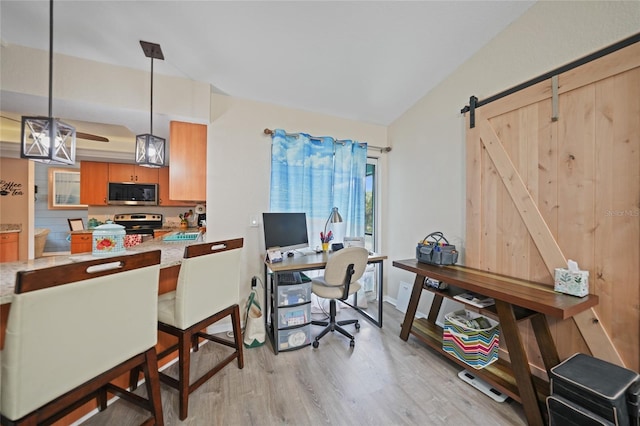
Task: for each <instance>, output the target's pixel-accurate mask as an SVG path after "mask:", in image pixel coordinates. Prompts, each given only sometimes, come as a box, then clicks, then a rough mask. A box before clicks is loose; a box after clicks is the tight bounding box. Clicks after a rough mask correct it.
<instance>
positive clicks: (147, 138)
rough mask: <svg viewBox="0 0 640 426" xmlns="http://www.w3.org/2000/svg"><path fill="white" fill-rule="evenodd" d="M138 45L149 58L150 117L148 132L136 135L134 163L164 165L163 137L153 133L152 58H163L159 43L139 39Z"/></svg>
mask: <svg viewBox="0 0 640 426" xmlns="http://www.w3.org/2000/svg"><path fill="white" fill-rule="evenodd" d="M140 46H142V51H143V52H144V54H145V56H146V57H147V58H151V119H150V122H149V133H145V134H142V135H138V136H136V164H139V165H141V166H145V167H162V166H164V154H165V150H164V144H165V140H164V138H161V137H158V136H154V135H153V60H154V59H160V60H164V55H163V54H162V49H161V48H160V45H159V44H156V43H149V42H147V41H142V40H140Z"/></svg>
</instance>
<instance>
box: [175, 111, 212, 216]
mask: <svg viewBox="0 0 640 426" xmlns="http://www.w3.org/2000/svg"><path fill="white" fill-rule="evenodd" d="M169 129H170V131H169V142H170V143H169V162H170V167H169V199H171V200H190V201H192V203H193V201H194V200H195V201H200V202H203V201H205V200H206V199H207V185H206V182H207V126H206V125H204V124H195V123H185V122H182V121H172V122H171V123H170V125H169Z"/></svg>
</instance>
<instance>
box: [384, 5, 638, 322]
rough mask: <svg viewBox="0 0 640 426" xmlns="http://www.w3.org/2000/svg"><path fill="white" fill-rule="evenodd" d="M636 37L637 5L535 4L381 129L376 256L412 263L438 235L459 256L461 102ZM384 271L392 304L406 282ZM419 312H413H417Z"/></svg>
mask: <svg viewBox="0 0 640 426" xmlns="http://www.w3.org/2000/svg"><path fill="white" fill-rule="evenodd" d="M479 25H481V23H479ZM639 31H640V2H638V1H633V2H582V1H569V2H560V1H540V2H538V3H536V4H535V5H534V6H532V7H531V8H530V9H529V10H528V11H527V12H526V13H525V14H524V15H523V16H522V17H521V18H520V19H518V20H517V21H516V22H514V23H513V24H512V25H511V26H510V27H508V28H507V29H506V30H505V31H503V32H502V33H500V34H499V35H498V36H497V37H495V38H494V39H493V40H492V41H491V42H490V43H488V44H487V45H486V46H485V47H484V48H483V49H482V50H480V51H479V52H478V53H477V54H475V55H474V56H473V57H472V58H471V59H470V60H469V61H467V62H466V63H464V64H463V65H462V66H460V67H459V68H458V69H457V70H456V71H455V72H454V73H453V74H451V75H450V76H449V77H448V78H447V79H446V80H445V81H443V82H442V83H441V84H440V85H439V86H437V87H436V88H435V89H434V90H432V91H431V92H430V93H429V94H427V96H425V97H424V98H422V99H421V100H420V101H419V102H418V103H416V105H414V106H413V107H412V108H411V109H410V110H409V111H407V112H406V113H405V114H404V115H403V116H402V117H401V118H399V119H398V120H396V121H395V122H394V123H393V124H392V125H391V126H390V127H389V141H390V145H391V146H392V147H393V151H392V152H391V155H390V156H389V188H390V190H389V194H388V202H389V214H388V215H387V217H386V218H387V220H386V222H385V226H386V230H387V235H388V236H389V237H388V239H387V240H386V245H385V246H384V250H385V252H386V253H387V254H388V255H389V257H390V259H406V258H413V257H414V256H415V247H416V243H417V241H418V240H420V239H421V238H422V237H424V236H425V235H426V234H427V233H429V232H432V231H443V232H444V233H445V235H446V236H447V237H450V239H452V240H453V242H454V243H455V244H456V245H458V246H460V247H461V248H462V249H463V250H462V251H463V253H462V254H463V255H464V233H465V148H464V144H465V128H464V117H463V116H462V115H461V114H460V110H461V109H462V107H464V106H465V105H467V104H468V101H469V96H471V95H475V96H477V97H478V98H479V99H480V100H482V99H483V98H486V97H488V96H491V95H493V94H496V93H498V92H501V91H502V90H505V89H508V88H510V87H513V86H515V85H517V84H519V83H522V82H524V81H527V80H529V79H531V78H534V77H537V76H539V75H541V74H544V73H545V72H547V71H551V70H553V69H555V68H558V67H560V66H562V65H564V64H566V63H569V62H571V61H573V60H575V59H578V58H581V57H583V56H585V55H587V54H589V53H592V52H594V51H596V50H599V49H601V48H603V47H606V46H608V45H610V44H613V43H615V42H617V41H619V40H622V39H624V38H627V37H629V36H631V35H633V34H636V33H638V32H639ZM470 36H472V35H471V34H470ZM462 259H463V262H464V257H463V258H462ZM388 269H389V272H388V281H387V283H386V285H387V294H388V295H390V296H391V297H395V295H396V294H397V289H398V286H399V283H400V281H405V282H413V277H412V276H411V274H409V273H407V272H405V271H402V270H399V269H397V268H392V267H390V268H388ZM425 305H426V303H423V304H421V306H420V307H419V309H420V310H421V311H423V312H426V309H427V307H428V305H426V306H425Z"/></svg>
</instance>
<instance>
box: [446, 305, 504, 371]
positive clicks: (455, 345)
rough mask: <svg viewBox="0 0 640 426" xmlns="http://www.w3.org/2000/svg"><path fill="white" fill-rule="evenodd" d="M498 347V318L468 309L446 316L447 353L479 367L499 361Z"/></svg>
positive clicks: (474, 366) (476, 367)
mask: <svg viewBox="0 0 640 426" xmlns="http://www.w3.org/2000/svg"><path fill="white" fill-rule="evenodd" d="M461 319H462V321H461ZM472 325H473V327H472ZM476 327H477V328H476ZM499 347H500V330H499V328H498V322H497V321H494V320H492V319H490V318H487V317H484V316H482V315H479V314H477V313H475V312H471V311H467V310H460V311H455V312H450V313H448V314H446V315H445V317H444V332H443V335H442V349H443V350H444V351H445V352H447V353H448V354H450V355H452V356H454V357H456V358H458V359H459V360H460V361H463V362H464V363H465V364H467V365H469V366H471V367H473V368H475V369H480V368H484V367H486V366H487V365H489V364H491V363H493V362H495V361H497V359H498V349H499Z"/></svg>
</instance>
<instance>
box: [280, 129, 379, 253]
mask: <svg viewBox="0 0 640 426" xmlns="http://www.w3.org/2000/svg"><path fill="white" fill-rule="evenodd" d="M366 163H367V144H366V143H360V142H355V141H352V140H335V139H334V138H331V137H326V136H325V137H312V136H309V135H308V134H304V133H297V134H288V133H286V132H285V131H284V130H282V129H276V130H275V131H274V132H273V134H272V147H271V191H270V210H271V211H272V212H305V213H306V214H307V227H308V231H309V244H310V246H311V247H317V246H319V245H320V243H321V241H320V232H321V231H323V230H324V226H325V223H326V221H327V219H328V217H329V215H330V213H331V209H332V208H333V207H337V208H338V212H339V213H340V215H341V216H342V219H343V221H344V222H343V223H342V224H333V225H332V224H330V225H329V228H328V229H331V230H332V231H333V234H334V235H335V238H334V240H333V241H332V242H333V243H336V242H342V239H343V238H344V236H346V235H348V236H364V224H365V218H364V212H365V174H366Z"/></svg>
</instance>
